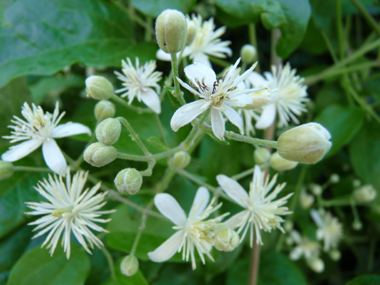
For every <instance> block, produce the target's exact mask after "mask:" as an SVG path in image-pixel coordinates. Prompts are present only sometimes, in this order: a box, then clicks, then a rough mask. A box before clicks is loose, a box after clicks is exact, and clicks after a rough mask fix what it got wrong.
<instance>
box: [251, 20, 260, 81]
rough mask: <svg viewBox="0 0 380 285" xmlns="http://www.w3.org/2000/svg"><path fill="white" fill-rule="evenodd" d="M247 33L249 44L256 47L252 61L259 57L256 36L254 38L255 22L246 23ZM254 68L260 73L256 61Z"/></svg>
mask: <svg viewBox="0 0 380 285" xmlns="http://www.w3.org/2000/svg"><path fill="white" fill-rule="evenodd" d="M248 31H249V33H248V35H249V42H250V44H251V45H253V46H254V47H255V49H256V52H257V53H256V56H255V58H254V61H257V60H258V58H259V52H258V51H259V48H258V46H257V38H256V27H255V24H254V23H250V24H248ZM255 70H256V71H257V72H258V73H260V72H261V68H260V63H259V62H258V63H257V65H256V68H255Z"/></svg>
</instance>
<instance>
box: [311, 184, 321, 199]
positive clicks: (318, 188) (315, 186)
mask: <svg viewBox="0 0 380 285" xmlns="http://www.w3.org/2000/svg"><path fill="white" fill-rule="evenodd" d="M309 189H310V191H311V192H312V193H313V194H314V195H315V196H319V195H321V194H322V191H323V188H322V186H321V185H319V184H316V183H311V184H310V185H309Z"/></svg>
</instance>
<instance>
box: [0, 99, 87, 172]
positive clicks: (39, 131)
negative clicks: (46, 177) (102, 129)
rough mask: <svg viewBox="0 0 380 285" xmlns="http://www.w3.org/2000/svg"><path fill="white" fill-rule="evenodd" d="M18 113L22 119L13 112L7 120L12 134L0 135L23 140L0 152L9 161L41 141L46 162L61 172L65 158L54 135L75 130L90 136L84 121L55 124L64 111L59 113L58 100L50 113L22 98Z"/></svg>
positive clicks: (35, 147)
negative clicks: (82, 122)
mask: <svg viewBox="0 0 380 285" xmlns="http://www.w3.org/2000/svg"><path fill="white" fill-rule="evenodd" d="M21 114H22V115H23V117H24V118H25V119H26V120H22V119H20V118H19V117H17V116H13V117H14V120H11V122H12V123H13V124H15V125H14V126H8V127H9V128H11V129H13V131H12V132H11V133H12V135H11V136H3V138H6V139H10V140H11V141H10V142H11V143H15V142H19V141H23V142H22V143H20V144H18V145H15V146H11V147H10V148H9V150H8V151H7V152H5V153H3V155H2V156H1V159H2V160H4V161H9V162H13V161H16V160H19V159H21V158H23V157H25V156H27V155H28V154H29V153H31V152H33V151H34V150H36V149H37V148H38V147H40V146H41V145H42V153H43V156H44V159H45V162H46V164H47V166H48V167H49V168H50V169H51V170H53V171H54V172H55V173H58V174H60V175H63V176H64V175H65V174H66V170H67V163H66V159H65V158H64V156H63V154H62V151H61V149H60V148H59V147H58V145H57V143H56V141H55V140H54V139H57V138H63V137H68V136H74V135H78V134H88V135H89V136H90V135H91V130H90V129H89V128H88V127H86V126H85V125H82V124H79V123H72V122H68V123H66V124H64V125H59V126H58V123H59V121H60V120H61V119H62V117H63V116H64V115H65V112H63V113H62V114H61V115H59V105H58V102H57V104H56V106H55V109H54V112H53V114H50V113H49V112H46V113H45V114H44V111H43V109H42V108H41V107H40V106H36V105H34V104H32V108H30V106H29V104H28V103H27V102H25V103H24V105H23V106H22V111H21Z"/></svg>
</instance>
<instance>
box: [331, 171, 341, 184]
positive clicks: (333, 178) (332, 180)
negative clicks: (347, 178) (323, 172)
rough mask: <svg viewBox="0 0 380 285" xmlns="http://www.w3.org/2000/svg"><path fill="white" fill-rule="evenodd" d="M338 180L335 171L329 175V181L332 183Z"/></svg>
mask: <svg viewBox="0 0 380 285" xmlns="http://www.w3.org/2000/svg"><path fill="white" fill-rule="evenodd" d="M339 180H340V177H339V175H338V174H336V173H334V174H331V176H330V181H331V183H334V184H336V183H339Z"/></svg>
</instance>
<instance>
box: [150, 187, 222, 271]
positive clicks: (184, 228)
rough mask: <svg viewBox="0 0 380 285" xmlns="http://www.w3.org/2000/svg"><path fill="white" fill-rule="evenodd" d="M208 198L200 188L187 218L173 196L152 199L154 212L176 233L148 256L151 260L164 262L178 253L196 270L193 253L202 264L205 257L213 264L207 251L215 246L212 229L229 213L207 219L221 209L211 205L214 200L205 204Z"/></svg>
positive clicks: (207, 193) (159, 196)
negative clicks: (196, 254) (172, 225)
mask: <svg viewBox="0 0 380 285" xmlns="http://www.w3.org/2000/svg"><path fill="white" fill-rule="evenodd" d="M209 199H210V193H209V192H208V191H207V189H206V188H204V187H200V188H199V189H198V191H197V194H196V195H195V198H194V202H193V205H192V207H191V210H190V214H189V216H188V217H186V214H185V212H184V210H183V209H182V208H181V206H180V205H179V204H178V202H177V201H176V200H175V199H174V198H173V196H171V195H169V194H166V193H161V194H157V195H156V196H155V197H154V204H155V205H156V207H157V209H158V210H159V211H160V212H161V214H163V215H164V216H165V217H167V218H168V219H170V220H171V221H172V222H173V223H174V224H175V226H174V227H173V229H175V230H177V232H176V233H175V234H173V235H172V236H171V237H170V238H169V239H168V240H167V241H165V242H164V243H163V244H162V245H160V246H159V247H158V248H157V249H156V250H155V251H153V252H149V253H148V256H149V258H150V259H151V260H152V261H154V262H164V261H166V260H168V259H170V258H171V257H172V256H173V255H174V254H175V253H176V252H181V251H182V259H183V260H186V261H188V260H189V259H190V260H191V264H192V268H193V270H194V269H195V268H196V263H195V251H197V252H198V254H199V256H200V258H201V260H202V262H203V264H205V258H204V254H205V255H207V256H208V257H209V258H210V259H211V260H212V261H214V259H213V257H212V256H211V254H210V251H211V248H212V246H213V245H214V236H215V230H216V229H217V226H218V224H219V223H220V221H221V220H222V219H223V218H224V217H225V216H226V215H228V214H224V215H221V216H219V217H216V218H213V219H209V220H206V219H207V218H208V217H209V216H210V215H211V214H212V213H213V212H214V211H216V210H217V209H219V208H220V207H221V204H219V205H217V206H216V207H214V206H213V204H214V202H215V199H213V200H212V201H211V203H210V204H209V205H208V202H209Z"/></svg>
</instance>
